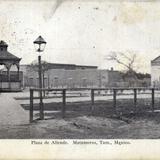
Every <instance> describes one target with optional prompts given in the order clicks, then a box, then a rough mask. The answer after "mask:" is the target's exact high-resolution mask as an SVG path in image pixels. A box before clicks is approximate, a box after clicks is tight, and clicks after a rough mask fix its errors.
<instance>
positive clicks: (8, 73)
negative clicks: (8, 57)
mask: <svg viewBox="0 0 160 160" xmlns="http://www.w3.org/2000/svg"><path fill="white" fill-rule="evenodd" d="M7 77H8V85H9V86H8V87H9V89H10V88H11V76H10V67H7Z"/></svg>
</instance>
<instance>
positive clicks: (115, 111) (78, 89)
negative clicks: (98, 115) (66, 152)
mask: <svg viewBox="0 0 160 160" xmlns="http://www.w3.org/2000/svg"><path fill="white" fill-rule="evenodd" d="M85 90H88V91H90V97H91V104H92V105H91V112H93V110H94V104H95V91H107V90H110V91H112V95H113V110H114V113H115V114H116V113H117V110H116V108H117V96H118V95H117V91H119V90H120V91H124V90H130V91H133V100H134V102H133V103H134V111H135V112H136V109H137V91H140V90H143V91H146V90H150V91H151V107H152V111H153V112H154V106H155V90H157V91H158V90H160V88H151V87H147V88H145V87H130V88H124V87H118V88H115V87H110V88H57V89H55V88H54V89H45V88H43V89H39V88H31V89H30V122H32V121H33V110H34V107H33V106H34V99H37V97H34V91H36V92H40V91H41V92H42V91H44V92H45V91H48V92H51V91H61V95H62V107H61V113H62V118H64V117H65V114H66V93H67V91H85Z"/></svg>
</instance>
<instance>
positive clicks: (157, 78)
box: [151, 66, 160, 86]
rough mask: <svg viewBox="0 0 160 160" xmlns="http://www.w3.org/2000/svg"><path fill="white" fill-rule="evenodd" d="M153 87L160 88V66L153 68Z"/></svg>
mask: <svg viewBox="0 0 160 160" xmlns="http://www.w3.org/2000/svg"><path fill="white" fill-rule="evenodd" d="M151 85H152V86H154V85H156V86H160V66H151Z"/></svg>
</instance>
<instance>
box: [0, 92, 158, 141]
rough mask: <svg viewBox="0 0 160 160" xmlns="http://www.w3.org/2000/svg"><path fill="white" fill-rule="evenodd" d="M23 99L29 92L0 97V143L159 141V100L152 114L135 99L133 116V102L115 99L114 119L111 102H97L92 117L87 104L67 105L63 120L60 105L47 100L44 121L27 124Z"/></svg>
mask: <svg viewBox="0 0 160 160" xmlns="http://www.w3.org/2000/svg"><path fill="white" fill-rule="evenodd" d="M26 95H29V92H20V93H1V94H0V102H1V104H0V138H1V139H12V138H13V139H34V138H44V139H45V138H52V139H59V138H60V139H61V138H67V139H68V138H69V139H72V138H76V139H81V138H87V139H95V138H96V139H98V138H102V139H103V138H104V139H112V138H116V139H117V138H125V139H126V138H127V139H128V138H133V139H146V138H147V139H148V138H151V139H157V138H160V112H159V110H158V109H159V108H158V107H159V98H157V99H156V102H155V107H156V108H155V109H156V112H155V113H152V112H151V107H150V104H151V100H150V99H149V98H145V99H138V104H139V105H138V106H137V110H138V112H137V113H136V114H134V113H133V112H132V110H133V107H134V106H133V99H127V98H125V99H119V100H118V102H117V104H118V106H119V107H118V108H117V111H118V112H119V114H120V116H114V112H113V107H112V100H111V99H108V100H107V101H104V100H103V101H97V102H96V103H95V105H94V111H93V112H92V113H91V110H90V108H91V104H90V101H85V102H83V103H82V102H78V101H77V102H72V103H70V102H68V103H67V106H66V109H67V112H66V116H65V118H64V119H62V117H61V111H60V110H61V103H60V101H58V100H57V101H54V99H52V101H51V98H50V99H48V102H47V99H46V100H45V103H46V104H45V120H39V121H37V120H36V121H34V122H33V123H31V124H30V123H29V99H28V98H27V97H26ZM148 96H149V95H148ZM17 97H18V98H17ZM131 97H132V96H131ZM145 97H147V96H145ZM35 103H36V104H35V106H34V108H35V111H34V118H35V119H37V118H38V117H39V111H38V101H37V100H36V101H35Z"/></svg>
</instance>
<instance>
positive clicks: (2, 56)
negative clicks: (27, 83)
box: [0, 51, 21, 61]
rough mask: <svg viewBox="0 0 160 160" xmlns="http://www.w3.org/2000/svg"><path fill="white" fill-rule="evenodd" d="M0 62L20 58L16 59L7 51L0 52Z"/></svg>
mask: <svg viewBox="0 0 160 160" xmlns="http://www.w3.org/2000/svg"><path fill="white" fill-rule="evenodd" d="M0 60H17V61H19V60H21V58H18V57H16V56H15V55H13V54H11V53H10V52H8V51H0Z"/></svg>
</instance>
